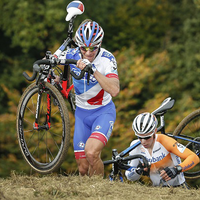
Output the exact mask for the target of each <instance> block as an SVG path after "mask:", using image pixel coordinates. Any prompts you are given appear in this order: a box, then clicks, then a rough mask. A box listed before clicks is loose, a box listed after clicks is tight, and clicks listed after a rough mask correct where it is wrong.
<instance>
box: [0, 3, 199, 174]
mask: <svg viewBox="0 0 200 200" xmlns="http://www.w3.org/2000/svg"><path fill="white" fill-rule="evenodd" d="M69 2H70V1H69V0H68V1H66V2H64V1H63V0H57V1H53V0H44V1H39V0H35V1H33V0H29V1H27V0H12V1H7V0H1V2H0V19H1V20H0V91H1V92H0V132H1V135H0V162H1V168H0V176H4V177H6V176H8V175H10V171H11V170H13V169H14V170H17V171H19V172H21V171H25V172H26V173H30V169H29V167H28V166H27V164H26V163H25V161H24V160H23V158H22V156H21V153H20V150H19V147H18V142H17V136H16V128H15V120H16V110H17V105H18V101H19V99H20V96H21V94H22V92H23V90H24V89H25V88H26V86H27V85H28V84H29V83H28V82H26V81H25V79H24V77H23V76H22V72H23V71H25V70H26V71H31V70H32V64H33V62H34V61H35V60H37V59H40V58H42V57H43V56H44V55H45V52H46V51H47V50H51V51H52V52H54V51H55V50H56V49H57V48H58V47H59V46H60V45H61V44H62V42H63V40H64V39H65V38H66V36H67V27H68V23H67V22H66V21H65V16H66V14H67V13H66V10H65V6H67V4H68V3H69ZM83 3H84V5H85V12H84V14H83V15H81V16H77V18H76V21H75V29H76V28H77V27H78V25H79V24H80V22H81V21H82V20H84V19H86V18H91V19H93V20H95V21H97V22H98V23H99V24H100V25H101V26H102V27H103V29H104V31H105V37H104V42H103V47H105V48H106V49H108V50H110V51H112V52H113V53H114V55H115V56H116V59H117V62H118V72H119V77H120V85H121V91H120V94H119V95H118V96H117V97H115V98H114V99H113V100H114V102H115V104H116V109H117V120H116V123H115V126H114V131H113V135H112V137H111V139H110V141H109V143H108V145H107V146H106V148H105V149H104V151H103V153H102V158H103V160H106V159H110V157H111V149H112V148H117V149H118V151H121V150H123V149H125V148H126V147H128V146H129V144H130V142H131V140H132V139H133V138H134V136H133V131H132V129H131V124H132V120H133V118H134V117H135V116H136V115H137V114H138V113H140V112H143V111H153V110H154V109H156V108H157V107H158V106H159V105H160V103H161V102H162V100H164V99H165V98H166V97H168V96H171V97H172V98H174V99H176V103H175V106H174V108H173V109H172V110H171V111H170V112H169V113H168V114H167V115H166V124H167V127H166V128H167V131H171V132H172V131H173V130H174V128H175V127H176V126H177V124H178V123H179V122H180V121H181V119H182V118H183V117H185V116H186V115H187V114H189V113H190V112H191V111H193V110H195V109H196V108H198V107H200V101H199V98H200V93H199V91H200V81H199V79H200V78H199V77H200V76H199V74H200V68H199V64H200V48H199V41H200V12H199V11H200V10H199V8H200V1H199V0H194V1H191V0H176V1H175V0H168V1H165V0H152V1H149V0H120V1H116V0H110V1H106V0H101V1H99V0H93V1H91V0H84V1H83ZM72 121H74V119H73V117H72ZM71 124H72V132H73V123H71ZM62 168H63V169H64V170H66V171H67V173H70V172H74V171H76V170H77V166H76V163H75V159H74V155H73V149H72V147H71V148H70V149H69V154H68V156H67V160H66V162H65V163H64V164H63V166H62ZM108 170H109V169H108Z"/></svg>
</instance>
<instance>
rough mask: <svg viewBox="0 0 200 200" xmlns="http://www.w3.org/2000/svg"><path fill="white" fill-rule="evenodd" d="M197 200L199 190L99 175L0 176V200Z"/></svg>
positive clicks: (199, 195) (199, 193) (199, 196)
mask: <svg viewBox="0 0 200 200" xmlns="http://www.w3.org/2000/svg"><path fill="white" fill-rule="evenodd" d="M22 199H23V200H26V199H27V200H32V199H37V200H51V199H57V200H59V199H62V200H63V199H72V200H73V199H74V200H80V199H81V200H86V199H87V200H98V199H101V200H118V199H120V200H121V199H131V200H132V199H134V200H137V199H138V200H146V199H148V200H149V199H156V200H159V199H167V200H168V199H170V200H173V199H174V200H175V199H176V200H183V199H187V200H190V199H191V200H199V199H200V189H191V190H185V189H182V188H160V187H149V186H145V185H141V184H140V183H129V182H124V183H121V182H110V181H109V180H108V179H102V178H100V177H97V176H95V177H92V178H88V177H79V176H68V177H65V176H55V175H51V176H43V177H37V176H22V175H16V174H15V173H13V174H12V175H11V177H9V178H6V179H3V178H0V200H22Z"/></svg>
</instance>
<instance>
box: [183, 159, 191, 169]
mask: <svg viewBox="0 0 200 200" xmlns="http://www.w3.org/2000/svg"><path fill="white" fill-rule="evenodd" d="M193 165H194V162H193V161H192V163H191V164H188V165H187V166H185V167H183V170H187V169H188V168H190V167H192V166H193Z"/></svg>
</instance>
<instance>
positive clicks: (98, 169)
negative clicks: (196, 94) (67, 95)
mask: <svg viewBox="0 0 200 200" xmlns="http://www.w3.org/2000/svg"><path fill="white" fill-rule="evenodd" d="M103 36H104V31H103V29H102V27H101V26H99V24H98V23H97V22H95V21H92V20H85V21H83V22H82V23H81V25H80V26H79V28H78V30H77V31H76V34H75V43H76V44H77V46H78V48H75V49H68V50H67V51H64V52H63V53H62V55H61V58H62V57H64V58H67V59H76V60H78V62H77V65H76V66H75V65H70V67H71V70H72V71H73V72H75V73H76V74H77V75H79V73H80V71H81V70H83V69H84V68H85V67H86V65H87V64H89V63H91V64H92V70H93V72H94V73H93V75H92V76H91V77H90V82H89V84H87V74H86V75H85V77H84V78H82V79H81V80H76V79H74V78H73V83H74V88H75V94H76V111H75V131H74V139H73V145H74V152H75V158H76V161H77V164H78V168H79V173H80V174H81V175H89V176H92V175H94V174H95V175H100V174H101V175H103V174H104V165H103V162H102V160H101V158H100V156H101V151H102V150H103V148H104V146H105V145H106V144H107V142H108V139H109V137H110V135H111V132H112V129H113V125H114V122H115V119H116V110H115V105H114V103H113V101H112V97H115V96H117V94H118V93H119V90H120V89H119V78H118V73H117V63H116V60H115V57H114V56H113V55H112V54H111V53H110V52H109V51H107V50H106V49H104V48H101V44H102V40H103Z"/></svg>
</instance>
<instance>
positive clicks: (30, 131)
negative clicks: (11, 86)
mask: <svg viewBox="0 0 200 200" xmlns="http://www.w3.org/2000/svg"><path fill="white" fill-rule="evenodd" d="M39 91H40V100H38V99H39V98H38V92H39ZM36 113H38V114H37V116H36ZM36 117H37V118H38V120H37V126H36V125H35V119H36ZM16 126H17V135H18V142H19V146H20V149H21V152H22V155H23V157H24V158H25V160H26V162H27V163H28V164H29V166H30V167H31V168H32V169H34V170H35V171H36V172H39V173H41V174H48V173H50V172H53V171H55V170H57V169H58V168H59V167H60V165H61V164H62V162H63V161H64V159H65V156H66V154H67V151H68V148H69V144H70V124H69V115H68V110H67V107H66V105H65V101H64V99H63V97H62V95H61V94H60V92H59V91H58V90H57V89H56V88H55V87H54V86H53V85H51V84H49V83H44V85H43V87H42V88H40V89H39V87H38V86H37V85H36V84H35V83H33V84H31V85H30V86H29V87H28V88H27V89H26V90H25V91H24V93H23V95H22V97H21V99H20V102H19V105H18V111H17V122H16ZM38 127H39V128H38Z"/></svg>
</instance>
